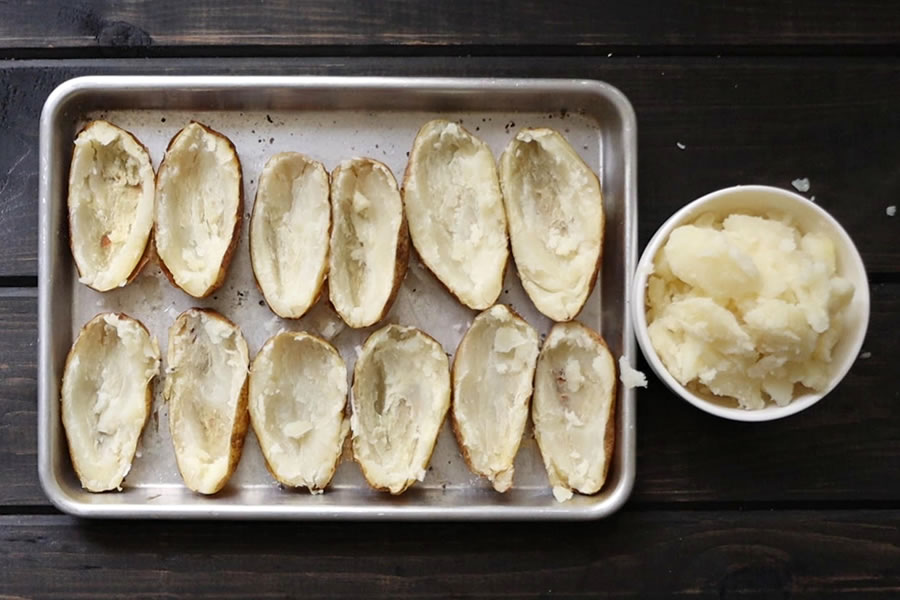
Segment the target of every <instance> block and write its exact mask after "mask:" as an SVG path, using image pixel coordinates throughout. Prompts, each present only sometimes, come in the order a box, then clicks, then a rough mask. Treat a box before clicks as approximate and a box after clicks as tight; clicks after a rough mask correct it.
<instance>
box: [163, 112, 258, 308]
mask: <svg viewBox="0 0 900 600" xmlns="http://www.w3.org/2000/svg"><path fill="white" fill-rule="evenodd" d="M190 136H198V137H200V139H201V140H203V141H204V142H205V145H207V146H208V145H209V144H210V143H212V144H214V146H215V147H214V148H212V149H210V148H208V147H207V150H211V151H212V152H213V153H214V154H217V153H219V152H222V153H223V154H224V155H225V157H226V160H225V162H224V163H223V164H224V167H223V168H221V169H218V170H217V172H214V173H212V174H210V175H209V178H210V179H213V180H216V181H223V180H229V179H231V180H232V182H231V183H232V185H227V188H228V189H227V190H225V191H224V192H225V195H226V196H229V197H228V198H226V199H225V200H223V202H222V204H223V210H222V211H221V214H220V215H216V214H213V215H212V219H213V220H216V219H217V217H218V216H221V217H222V220H223V222H224V223H225V224H226V227H225V230H223V231H222V232H220V233H221V235H220V236H218V237H216V238H215V240H216V241H217V242H218V243H217V244H216V245H217V246H221V245H222V244H221V241H222V240H221V238H223V237H225V236H228V241H227V245H226V246H225V247H224V249H222V250H221V252H220V253H219V252H215V251H214V253H213V256H212V257H209V258H210V259H211V260H212V262H214V264H213V268H212V269H211V270H209V272H206V273H202V272H201V275H199V276H194V275H193V270H192V268H193V267H189V268H182V267H183V265H181V264H178V263H179V262H182V263H183V262H185V260H184V258H183V256H184V254H183V253H184V252H186V251H187V250H186V249H185V248H184V247H183V246H184V245H185V244H190V245H191V246H194V247H196V246H197V245H198V244H197V238H198V237H199V236H198V235H197V232H196V231H193V232H191V233H189V234H187V235H185V236H182V237H186V238H187V239H182V240H179V239H177V237H178V236H177V235H172V237H174V238H176V239H172V240H170V239H169V237H170V235H171V234H170V233H169V230H170V229H173V228H179V227H181V226H182V225H183V224H184V223H187V224H188V225H189V226H192V227H194V228H196V226H197V225H198V224H197V223H196V222H193V221H195V219H194V218H193V215H190V216H189V217H187V218H183V217H184V215H181V216H179V215H171V216H170V215H169V214H168V213H169V210H170V209H171V210H173V211H177V209H178V208H179V205H180V204H182V201H183V200H184V198H183V197H178V194H179V192H178V191H177V190H176V189H175V188H177V185H178V184H179V183H183V182H182V181H180V179H181V178H182V177H183V175H181V174H180V169H178V167H177V166H173V165H172V163H174V162H176V161H177V160H178V159H181V154H183V153H186V152H191V151H192V150H194V149H193V148H191V147H190V146H189V147H188V150H184V149H183V148H181V147H180V146H179V144H180V143H182V142H181V140H188V139H189V138H190ZM184 143H185V144H189V143H190V142H188V141H184ZM194 144H195V145H196V142H195V143H194ZM193 154H194V156H196V155H197V154H199V153H198V152H194V153H193ZM170 170H172V171H173V174H172V175H171V176H170V174H169V171H170ZM196 170H199V169H191V170H190V171H191V172H193V171H196ZM211 170H214V169H211ZM173 180H174V181H173ZM188 183H189V184H190V183H194V182H192V181H190V179H189V180H188ZM201 183H202V182H201ZM169 193H172V194H174V195H176V198H175V200H174V201H172V202H171V203H170V202H169V200H168V199H167V194H169ZM182 195H188V196H191V195H192V194H189V193H187V194H182ZM228 202H231V203H233V204H234V206H233V207H230V208H229V207H228V206H227V203H228ZM170 204H171V205H173V206H170ZM208 204H209V199H208V198H203V199H201V201H200V205H201V206H206V205H208ZM188 208H189V209H190V207H188ZM189 212H190V211H189ZM198 212H200V213H201V214H202V216H203V217H204V218H205V217H206V214H205V208H198ZM243 212H244V184H243V174H242V170H241V161H240V158H239V157H238V154H237V150H236V148H235V146H234V144H233V143H232V142H231V140H230V139H228V138H227V137H226V136H225V135H223V134H222V133H219V132H218V131H215V130H214V129H211V128H210V127H207V126H206V125H204V124H203V123H199V122H197V121H191V122H190V123H189V124H188V125H187V126H186V127H185V128H183V129H182V130H180V131H179V132H178V133H176V134H175V135H174V136H173V137H172V139H171V140H170V141H169V145H168V146H167V148H166V154H165V157H164V158H163V161H162V163H161V164H160V165H159V170H158V171H157V173H156V221H155V223H154V227H153V239H154V242H155V247H156V252H157V255H158V256H159V266H160V268H161V269H162V272H163V273H164V274H165V276H166V278H167V279H168V280H169V281H170V282H171V283H172V285H174V286H175V287H178V288H180V289H181V290H182V291H184V292H185V293H186V294H188V295H190V296H193V297H195V298H205V297H207V296H209V295H210V294H212V293H213V292H214V291H216V290H217V289H219V288H220V287H221V286H222V284H223V283H225V277H226V275H227V274H228V267H229V265H230V264H231V260H232V258H233V256H234V251H235V249H236V248H237V245H238V241H239V240H240V236H241V223H242V221H243ZM229 219H233V220H234V223H233V225H230V226H229V224H228V223H227V221H228V220H229ZM170 221H171V222H170ZM204 223H205V221H201V223H200V224H204ZM208 237H210V236H208ZM205 252H206V251H204V255H205ZM217 255H220V256H217ZM192 258H193V261H194V263H195V265H203V266H202V267H199V268H200V269H201V271H205V270H207V269H208V266H207V265H208V263H209V262H210V259H207V258H206V257H205V256H204V258H201V257H200V255H199V254H197V252H196V251H195V252H194V256H193V257H192ZM194 280H197V281H194Z"/></svg>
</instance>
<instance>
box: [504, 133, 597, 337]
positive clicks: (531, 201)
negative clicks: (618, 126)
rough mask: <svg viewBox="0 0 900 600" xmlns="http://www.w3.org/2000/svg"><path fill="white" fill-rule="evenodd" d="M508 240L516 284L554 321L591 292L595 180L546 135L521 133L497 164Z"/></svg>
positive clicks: (558, 139)
mask: <svg viewBox="0 0 900 600" xmlns="http://www.w3.org/2000/svg"><path fill="white" fill-rule="evenodd" d="M500 181H501V184H502V187H503V200H504V202H505V204H506V216H507V218H508V219H509V237H510V241H511V243H512V252H513V257H514V258H515V261H516V269H517V270H518V272H519V277H520V278H521V280H522V286H523V287H524V288H525V291H526V292H527V293H528V297H529V298H531V301H532V302H533V303H534V305H535V307H536V308H537V309H538V310H539V311H541V312H542V313H544V314H545V315H547V316H548V317H550V318H551V319H553V320H555V321H568V320H570V319H573V318H574V317H575V316H576V315H577V314H578V312H579V311H580V310H581V307H582V306H584V303H585V301H586V300H587V298H588V296H589V295H590V293H591V289H592V288H593V285H594V281H595V279H596V275H597V269H598V268H599V264H600V255H601V251H602V246H603V227H604V216H603V198H602V196H601V194H600V182H599V181H598V179H597V176H596V175H594V173H593V172H592V171H591V169H590V167H588V166H587V165H586V164H585V162H584V161H583V160H582V159H581V157H580V156H578V153H577V152H575V150H574V149H573V148H572V146H570V145H569V143H568V142H567V141H566V140H565V138H563V136H561V135H560V134H559V133H558V132H556V131H554V130H552V129H524V130H522V131H520V132H519V133H518V134H516V137H515V138H514V139H513V140H512V141H511V142H510V143H509V145H508V146H507V148H506V151H505V152H504V153H503V156H501V158H500Z"/></svg>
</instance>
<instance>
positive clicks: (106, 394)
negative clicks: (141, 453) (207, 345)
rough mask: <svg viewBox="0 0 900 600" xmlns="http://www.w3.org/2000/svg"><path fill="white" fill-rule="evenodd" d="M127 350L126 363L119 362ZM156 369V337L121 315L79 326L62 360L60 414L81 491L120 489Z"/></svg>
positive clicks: (144, 419) (141, 426)
mask: <svg viewBox="0 0 900 600" xmlns="http://www.w3.org/2000/svg"><path fill="white" fill-rule="evenodd" d="M129 346H132V347H131V348H129ZM129 351H130V352H131V353H132V355H131V356H127V355H126V356H125V358H126V359H127V361H126V360H119V357H120V356H121V354H122V353H128V352H129ZM92 353H96V354H97V356H92ZM117 354H118V356H117ZM126 362H127V363H128V364H124V363H126ZM159 364H160V355H159V346H158V344H157V343H156V338H153V337H152V336H151V335H150V333H149V332H148V331H147V328H146V327H145V326H144V325H143V323H141V322H140V321H138V320H136V319H133V318H131V317H129V316H128V315H126V314H124V313H101V314H99V315H97V316H96V317H94V318H93V319H91V320H90V321H89V322H88V323H87V324H85V325H84V327H82V329H81V331H80V332H79V334H78V337H77V338H76V340H75V342H74V343H73V344H72V348H71V349H70V350H69V353H68V355H67V356H66V362H65V367H64V370H63V378H62V384H61V386H60V387H61V394H60V403H61V407H60V413H61V419H62V424H63V430H64V432H65V434H66V443H67V446H68V448H69V456H70V457H71V459H72V467H73V469H74V470H75V474H76V475H77V476H78V479H79V481H80V482H81V485H82V487H83V488H84V489H86V490H88V491H90V492H104V491H109V490H114V489H121V484H122V481H123V480H124V478H125V476H126V475H127V474H128V472H129V471H130V469H131V465H132V462H133V461H134V456H135V453H136V451H137V444H138V442H139V440H140V436H141V433H142V432H143V429H144V427H145V425H146V423H147V418H148V417H149V415H150V408H151V405H152V401H153V400H152V399H153V393H152V390H153V385H152V384H153V379H154V378H155V377H156V376H157V375H158V373H159ZM117 369H118V371H117ZM123 370H124V371H125V372H124V373H121V372H119V371H123ZM110 371H113V372H110ZM107 382H111V383H110V385H105V384H106V383H107ZM110 386H112V387H113V388H116V389H117V392H116V393H112V392H111V391H110V389H109V388H110ZM86 403H88V405H87V406H85V404H86ZM117 409H118V413H119V414H118V415H117V414H116V410H117ZM84 437H88V438H89V441H87V442H86V441H85V440H84V439H82V438H84ZM122 438H124V439H122ZM98 449H99V452H98ZM110 460H113V463H112V464H110V463H109V461H110ZM110 469H111V471H110ZM104 470H105V472H103V471H104Z"/></svg>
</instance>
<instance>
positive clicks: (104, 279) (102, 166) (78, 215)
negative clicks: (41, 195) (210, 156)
mask: <svg viewBox="0 0 900 600" xmlns="http://www.w3.org/2000/svg"><path fill="white" fill-rule="evenodd" d="M155 189H156V183H155V174H154V172H153V165H152V164H151V162H150V155H149V153H148V152H147V149H146V148H145V147H144V145H143V144H141V142H140V141H139V140H138V139H137V138H136V137H135V136H134V135H132V134H131V133H129V132H128V131H125V130H124V129H121V128H119V127H116V126H115V125H113V124H112V123H109V122H107V121H103V120H97V121H91V122H90V123H88V124H87V125H86V126H85V127H84V129H82V130H81V132H80V133H79V134H78V137H76V138H75V144H74V149H73V151H72V165H71V168H70V171H69V193H68V200H67V204H68V213H69V244H70V245H71V249H72V256H73V258H74V259H75V266H76V268H77V269H78V275H79V281H81V283H83V284H85V285H87V286H89V287H91V288H93V289H95V290H97V291H98V292H105V291H108V290H111V289H114V288H117V287H120V286H123V285H125V284H126V283H128V282H129V281H131V280H132V279H134V278H135V277H136V276H137V275H138V273H139V272H140V270H141V268H142V267H143V266H144V264H145V263H146V262H147V258H148V256H149V249H150V244H149V240H150V231H151V229H152V228H153V202H154V194H155Z"/></svg>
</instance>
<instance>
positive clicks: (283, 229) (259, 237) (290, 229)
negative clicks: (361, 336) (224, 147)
mask: <svg viewBox="0 0 900 600" xmlns="http://www.w3.org/2000/svg"><path fill="white" fill-rule="evenodd" d="M329 195H330V191H329V178H328V172H327V171H326V170H325V167H324V166H323V165H322V163H320V162H317V161H314V160H312V159H310V158H308V157H306V156H304V155H302V154H299V153H297V152H282V153H279V154H276V155H275V156H273V157H271V158H270V159H269V160H268V161H267V162H266V165H265V167H264V168H263V171H262V174H261V175H260V176H259V187H258V188H257V192H256V200H255V201H254V202H253V214H252V216H251V217H250V262H251V264H252V266H253V276H254V277H255V279H256V283H257V286H258V287H259V289H260V291H261V292H262V294H263V298H265V300H266V303H267V304H268V305H269V308H271V309H272V312H274V313H275V314H276V315H278V316H279V317H282V318H284V319H298V318H300V317H302V316H303V315H304V314H305V313H306V311H308V310H309V309H310V308H311V307H312V305H313V304H315V302H316V300H317V299H318V297H319V294H320V292H321V290H322V284H323V283H324V281H325V276H326V274H327V273H328V238H329V233H330V231H331V205H330V203H329Z"/></svg>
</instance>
